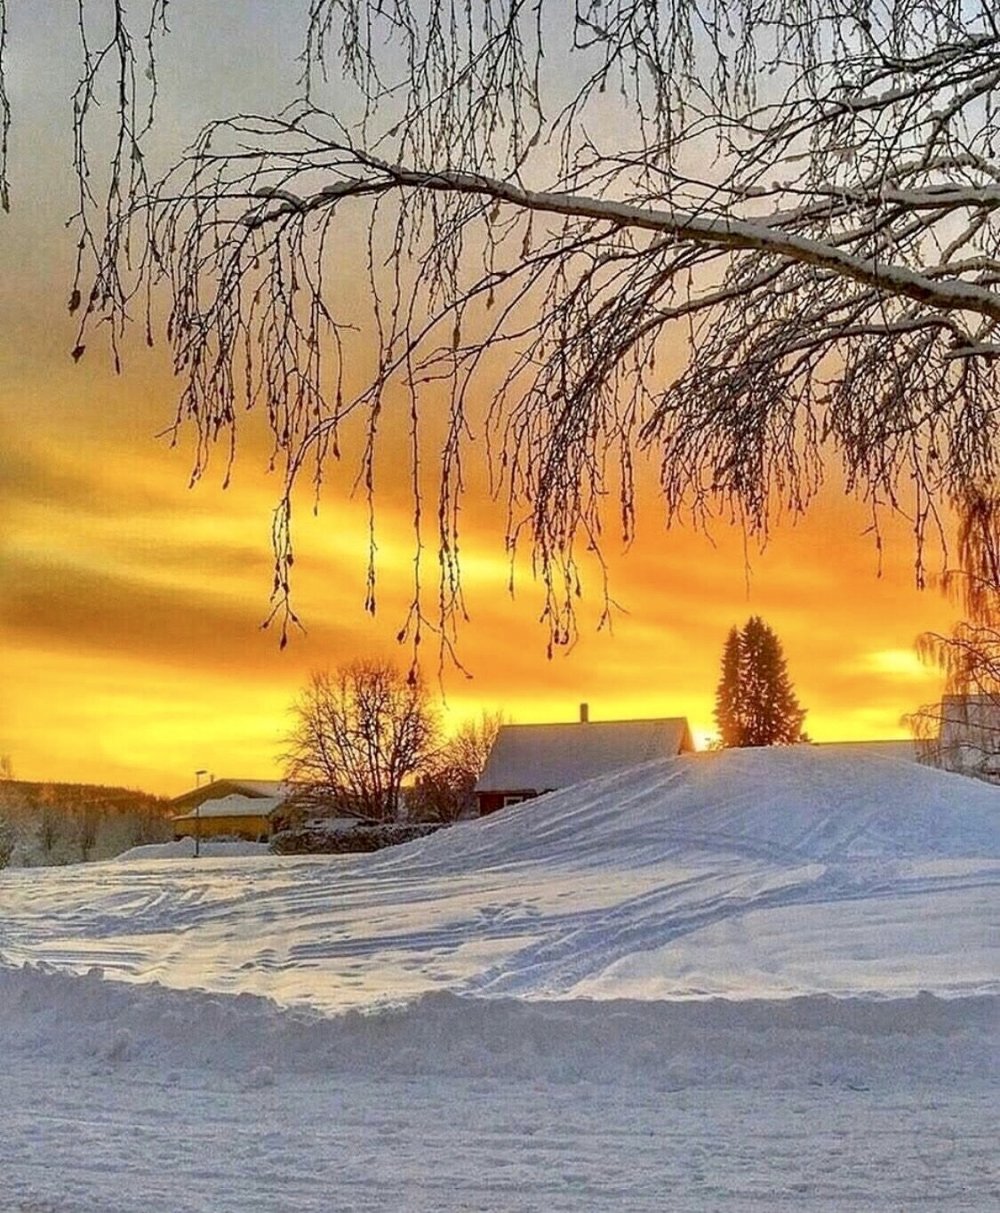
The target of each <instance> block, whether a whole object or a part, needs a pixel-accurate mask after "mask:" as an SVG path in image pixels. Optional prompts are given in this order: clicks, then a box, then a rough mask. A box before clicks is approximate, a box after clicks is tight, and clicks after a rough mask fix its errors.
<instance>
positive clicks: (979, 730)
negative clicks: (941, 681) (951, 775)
mask: <svg viewBox="0 0 1000 1213" xmlns="http://www.w3.org/2000/svg"><path fill="white" fill-rule="evenodd" d="M925 747H926V749H927V751H928V761H930V762H931V763H933V764H934V765H935V766H939V767H942V768H943V769H944V770H946V771H956V772H958V773H959V774H961V775H973V776H975V777H976V778H978V779H985V780H987V781H989V782H990V783H998V782H1000V702H998V699H997V697H996V696H994V695H986V694H968V695H945V696H944V698H943V699H942V700H941V709H940V718H939V721H938V735H937V738H936V740H933V741H929V742H927V743H925Z"/></svg>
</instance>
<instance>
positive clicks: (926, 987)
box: [0, 746, 1000, 1012]
mask: <svg viewBox="0 0 1000 1213" xmlns="http://www.w3.org/2000/svg"><path fill="white" fill-rule="evenodd" d="M998 895H1000V790H998V789H996V788H993V787H990V786H987V785H985V784H980V783H976V782H974V781H972V780H969V779H965V778H962V777H960V776H956V775H949V774H945V773H942V772H939V771H935V770H931V769H928V768H924V767H921V766H918V765H916V764H914V763H907V762H902V761H895V760H892V759H887V758H883V757H878V756H868V755H845V754H843V753H841V754H838V753H836V752H831V751H829V750H825V749H821V748H813V747H808V746H802V747H795V748H789V749H783V750H751V751H729V752H725V753H720V754H707V755H689V756H684V757H682V758H678V759H675V760H670V761H660V762H653V763H649V764H645V765H643V766H640V767H636V768H633V769H631V770H628V771H623V772H619V773H617V774H615V775H612V776H608V777H606V778H602V779H597V780H593V781H591V782H589V783H585V784H580V785H577V786H576V787H573V788H568V789H566V790H564V791H561V792H558V793H553V794H551V795H549V796H546V797H543V798H541V799H538V800H536V801H531V802H527V803H525V804H523V805H520V806H517V807H515V808H513V809H508V810H504V811H502V812H500V813H497V814H495V815H494V816H493V817H490V818H487V819H485V820H483V821H477V822H469V823H463V824H460V825H457V826H454V827H452V828H451V829H448V830H443V831H440V832H438V833H436V834H434V835H432V836H430V837H428V838H426V839H422V840H419V841H415V842H412V843H409V844H406V845H402V846H398V847H393V848H391V849H389V850H386V851H382V852H379V853H376V854H374V855H365V856H349V857H341V856H338V857H327V856H323V857H308V858H305V857H303V858H289V857H282V856H274V855H264V856H260V857H256V858H255V857H252V856H250V857H243V858H238V859H224V858H217V859H209V860H199V861H197V862H195V861H189V862H186V861H184V860H183V859H171V860H169V861H164V860H160V859H148V860H145V861H144V862H143V861H135V862H130V863H121V864H103V865H102V864H96V865H87V866H85V867H76V868H73V869H49V870H46V871H44V872H35V871H32V872H5V873H4V874H3V877H2V878H0V959H2V958H3V957H6V958H7V959H8V961H9V962H12V963H21V962H37V961H40V960H41V961H45V962H47V963H49V964H54V965H59V966H65V967H67V968H70V969H74V970H77V971H79V970H82V969H85V968H86V967H87V966H88V965H94V964H97V965H101V966H103V968H104V970H105V971H106V972H107V973H108V974H109V975H114V976H118V977H121V978H124V979H127V980H131V981H158V982H161V983H163V984H165V985H169V986H175V987H195V986H198V987H202V988H205V989H208V990H211V991H213V992H216V993H251V994H255V995H262V996H267V997H269V998H272V999H274V1000H276V1001H278V1002H280V1003H281V1004H283V1005H287V1006H308V1007H312V1008H318V1009H322V1010H324V1011H337V1012H339V1011H343V1010H344V1009H345V1008H350V1007H371V1006H373V1005H383V1004H385V1003H401V1002H405V1001H407V1000H411V999H414V998H417V997H419V996H421V995H424V994H427V993H429V992H442V991H447V992H449V993H452V994H477V995H488V996H490V997H494V998H502V997H505V996H518V997H521V998H529V999H536V1000H541V1001H550V1000H553V999H566V1000H576V999H581V998H599V999H602V1000H609V1001H614V1000H618V999H623V998H628V999H644V1000H660V999H671V1000H675V999H699V1000H704V999H712V998H729V999H747V1000H761V999H796V998H799V997H802V996H820V995H834V996H837V997H847V998H851V997H859V996H863V997H871V998H879V999H886V998H888V999H903V1000H905V999H910V998H913V997H916V996H917V995H919V994H920V992H921V991H930V992H932V993H934V994H937V995H939V996H943V997H948V998H966V997H969V996H974V995H980V994H992V993H997V992H1000V961H998V956H997V940H996V935H995V930H994V928H993V926H992V924H991V920H990V918H989V916H988V915H986V914H984V913H983V907H984V906H985V905H988V904H990V901H991V899H992V900H993V901H994V902H995V901H996V900H997V898H998Z"/></svg>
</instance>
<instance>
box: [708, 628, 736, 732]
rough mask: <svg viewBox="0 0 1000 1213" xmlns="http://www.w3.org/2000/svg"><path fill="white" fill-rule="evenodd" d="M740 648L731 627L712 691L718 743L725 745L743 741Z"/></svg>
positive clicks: (734, 631)
mask: <svg viewBox="0 0 1000 1213" xmlns="http://www.w3.org/2000/svg"><path fill="white" fill-rule="evenodd" d="M741 652H742V646H741V645H740V633H739V630H738V629H737V628H731V629H730V631H729V635H728V636H727V637H726V643H725V647H724V648H723V650H722V674H721V676H720V678H719V685H718V687H717V688H716V691H715V723H716V725H718V728H719V738H720V740H721V742H722V745H723V746H724V747H725V748H727V749H728V748H729V747H730V746H739V745H742V744H743V742H742V741H741V740H740V739H741V737H742V735H743V732H742V730H743V721H742V704H741V698H742V697H741V694H740V692H741V681H742V673H741V661H740V658H741Z"/></svg>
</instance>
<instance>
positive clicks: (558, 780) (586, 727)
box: [476, 716, 693, 792]
mask: <svg viewBox="0 0 1000 1213" xmlns="http://www.w3.org/2000/svg"><path fill="white" fill-rule="evenodd" d="M692 748H693V747H692V744H691V733H690V730H689V729H688V724H687V721H686V720H685V719H684V717H683V716H677V717H669V718H665V719H661V720H612V721H588V722H586V723H583V722H581V723H575V722H574V723H570V724H508V725H503V726H502V727H501V729H500V731H499V732H498V734H497V739H496V742H495V743H494V746H493V749H492V750H491V752H490V756H489V760H488V761H487V763H486V767H485V769H484V770H483V773H482V775H481V776H480V778H479V782H478V783H477V784H476V791H477V792H514V791H527V790H529V789H533V790H534V791H538V792H544V791H551V790H552V789H555V788H565V787H569V786H570V784H574V783H579V782H581V780H586V779H593V778H595V777H597V776H598V775H609V774H611V773H612V772H614V771H620V770H623V769H624V768H625V767H633V766H637V765H638V764H639V763H642V762H650V761H651V760H652V759H654V758H674V757H676V756H677V755H678V754H679V753H681V752H682V751H685V750H690V749H692Z"/></svg>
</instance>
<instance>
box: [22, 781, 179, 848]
mask: <svg viewBox="0 0 1000 1213" xmlns="http://www.w3.org/2000/svg"><path fill="white" fill-rule="evenodd" d="M172 812H173V809H172V806H171V804H170V801H168V800H165V799H163V798H161V797H158V796H151V795H149V794H148V793H146V792H138V791H133V790H130V789H127V788H113V787H103V786H100V785H95V784H70V783H29V782H25V781H22V780H16V779H0V868H2V867H5V866H7V865H8V864H11V865H14V866H17V867H37V866H42V865H47V864H64V863H79V862H86V861H88V860H97V859H109V858H111V857H112V856H114V855H118V854H120V853H121V852H122V851H127V850H128V849H129V848H130V847H134V846H141V845H143V844H145V843H150V842H164V841H166V840H167V839H169V838H170V837H171V836H172V826H171V815H172Z"/></svg>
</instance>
